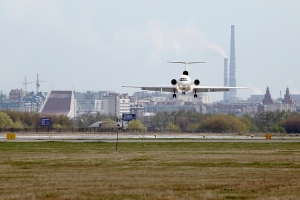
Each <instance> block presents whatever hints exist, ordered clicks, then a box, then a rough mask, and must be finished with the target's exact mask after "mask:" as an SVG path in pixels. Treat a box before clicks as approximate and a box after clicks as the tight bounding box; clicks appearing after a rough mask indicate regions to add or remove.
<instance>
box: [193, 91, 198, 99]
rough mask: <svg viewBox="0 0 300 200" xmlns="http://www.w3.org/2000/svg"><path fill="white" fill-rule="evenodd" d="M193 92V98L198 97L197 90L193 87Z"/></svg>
mask: <svg viewBox="0 0 300 200" xmlns="http://www.w3.org/2000/svg"><path fill="white" fill-rule="evenodd" d="M194 92H195V94H194V98H197V97H198V95H197V90H196V89H195V90H194Z"/></svg>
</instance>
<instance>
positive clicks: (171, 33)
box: [145, 21, 227, 58]
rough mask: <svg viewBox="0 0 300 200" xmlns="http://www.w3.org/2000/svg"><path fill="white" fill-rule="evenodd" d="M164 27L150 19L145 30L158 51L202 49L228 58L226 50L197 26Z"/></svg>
mask: <svg viewBox="0 0 300 200" xmlns="http://www.w3.org/2000/svg"><path fill="white" fill-rule="evenodd" d="M162 27H163V26H160V25H159V24H158V23H157V22H155V21H150V22H149V23H148V26H147V29H146V31H145V35H146V36H147V37H148V38H150V39H151V40H152V42H153V45H154V46H155V48H156V50H158V51H163V52H164V51H169V50H175V51H177V52H184V51H190V50H191V49H193V50H200V49H202V50H205V51H206V52H207V53H209V54H212V55H216V56H221V57H223V58H227V55H226V54H225V51H224V50H223V49H222V48H221V47H220V46H219V45H217V44H214V43H212V42H210V41H208V40H207V39H206V38H205V34H204V33H203V32H201V31H199V30H198V29H197V28H195V27H191V26H184V27H178V28H175V29H172V30H168V29H166V28H162Z"/></svg>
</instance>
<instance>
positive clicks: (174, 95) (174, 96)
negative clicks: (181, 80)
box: [173, 89, 176, 98]
mask: <svg viewBox="0 0 300 200" xmlns="http://www.w3.org/2000/svg"><path fill="white" fill-rule="evenodd" d="M173 92H174V94H173V98H176V94H175V92H176V90H175V89H174V90H173Z"/></svg>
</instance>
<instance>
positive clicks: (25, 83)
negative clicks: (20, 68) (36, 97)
mask: <svg viewBox="0 0 300 200" xmlns="http://www.w3.org/2000/svg"><path fill="white" fill-rule="evenodd" d="M31 83H34V82H27V80H26V76H25V82H24V83H22V84H24V85H25V93H26V92H27V85H28V84H31Z"/></svg>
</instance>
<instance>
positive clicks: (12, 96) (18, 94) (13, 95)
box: [9, 89, 26, 101]
mask: <svg viewBox="0 0 300 200" xmlns="http://www.w3.org/2000/svg"><path fill="white" fill-rule="evenodd" d="M25 96H26V92H25V91H24V90H22V89H21V90H19V89H15V90H11V91H10V92H9V100H11V101H20V100H21V98H23V97H25Z"/></svg>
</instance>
